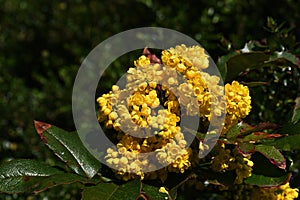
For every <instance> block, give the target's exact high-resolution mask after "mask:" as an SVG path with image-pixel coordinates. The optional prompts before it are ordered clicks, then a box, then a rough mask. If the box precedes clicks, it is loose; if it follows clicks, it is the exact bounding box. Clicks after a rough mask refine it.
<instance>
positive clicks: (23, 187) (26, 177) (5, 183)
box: [0, 159, 100, 193]
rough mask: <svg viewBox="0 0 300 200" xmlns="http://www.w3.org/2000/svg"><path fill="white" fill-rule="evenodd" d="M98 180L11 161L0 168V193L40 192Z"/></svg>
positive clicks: (31, 163)
mask: <svg viewBox="0 0 300 200" xmlns="http://www.w3.org/2000/svg"><path fill="white" fill-rule="evenodd" d="M99 181H100V180H97V179H94V180H90V179H87V178H85V177H82V176H79V175H76V174H70V173H65V172H63V171H61V170H58V169H56V168H54V167H51V166H49V165H46V164H44V163H42V162H39V161H36V160H26V159H20V160H12V161H10V162H6V163H3V164H2V165H1V166H0V192H4V193H23V192H35V193H38V192H41V191H44V190H46V189H48V188H51V187H55V186H58V185H62V184H71V183H74V182H80V183H83V184H86V183H91V184H96V183H98V182H99Z"/></svg>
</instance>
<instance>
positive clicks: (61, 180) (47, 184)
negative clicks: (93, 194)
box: [34, 173, 101, 193]
mask: <svg viewBox="0 0 300 200" xmlns="http://www.w3.org/2000/svg"><path fill="white" fill-rule="evenodd" d="M100 181H101V180H100V178H97V179H88V178H85V177H82V176H80V175H77V174H71V173H64V174H55V175H52V176H50V177H48V178H46V179H44V180H43V181H41V182H40V183H39V185H38V186H37V187H35V188H34V192H35V193H39V192H42V191H44V190H46V189H48V188H52V187H55V186H58V185H63V184H72V183H75V182H79V183H82V184H97V183H99V182H100Z"/></svg>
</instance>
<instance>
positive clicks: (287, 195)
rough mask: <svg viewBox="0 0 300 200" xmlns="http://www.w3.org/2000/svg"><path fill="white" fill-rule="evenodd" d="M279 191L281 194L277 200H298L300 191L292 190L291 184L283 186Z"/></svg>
mask: <svg viewBox="0 0 300 200" xmlns="http://www.w3.org/2000/svg"><path fill="white" fill-rule="evenodd" d="M279 190H280V191H281V192H280V193H279V194H277V196H276V197H277V200H293V199H296V198H298V194H299V189H297V188H294V189H293V188H291V187H290V184H289V183H286V184H284V185H281V186H280V187H279Z"/></svg>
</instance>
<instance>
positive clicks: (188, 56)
mask: <svg viewBox="0 0 300 200" xmlns="http://www.w3.org/2000/svg"><path fill="white" fill-rule="evenodd" d="M162 62H163V64H165V65H167V66H169V67H172V68H174V69H176V71H178V72H179V73H181V74H183V76H184V78H185V79H186V80H187V82H188V84H181V85H179V86H178V90H179V91H180V92H181V93H182V94H183V95H181V96H182V97H183V98H182V97H181V99H180V100H179V102H180V103H183V104H184V105H186V108H187V110H188V112H189V113H188V114H189V115H195V114H196V113H199V112H200V115H201V117H203V119H207V120H209V121H210V118H211V112H214V114H215V115H216V116H221V114H222V112H224V109H225V106H224V105H223V103H221V102H222V98H223V95H224V89H223V87H221V86H220V85H218V84H219V82H220V78H219V77H218V76H212V75H210V74H208V73H205V72H202V71H201V69H205V68H207V67H208V66H209V59H208V55H207V54H205V51H204V49H203V48H201V47H199V46H193V47H189V48H187V47H186V46H185V45H180V46H176V47H175V48H170V49H168V50H164V51H163V52H162ZM190 87H191V88H192V90H193V91H194V93H193V94H191V93H189V92H188V91H190ZM191 95H194V96H196V97H197V100H198V104H197V105H193V104H191V103H189V102H190V97H191ZM212 108H213V109H212ZM197 109H199V110H198V111H197Z"/></svg>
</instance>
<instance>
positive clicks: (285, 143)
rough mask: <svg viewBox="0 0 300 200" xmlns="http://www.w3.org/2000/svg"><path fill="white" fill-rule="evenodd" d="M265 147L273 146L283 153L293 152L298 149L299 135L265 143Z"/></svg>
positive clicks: (299, 144) (299, 147) (299, 145)
mask: <svg viewBox="0 0 300 200" xmlns="http://www.w3.org/2000/svg"><path fill="white" fill-rule="evenodd" d="M264 144H265V145H270V146H274V147H276V148H277V149H280V150H283V151H293V150H297V149H300V135H290V136H286V137H283V138H279V139H277V140H275V141H270V142H267V141H266V142H265V143H264Z"/></svg>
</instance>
